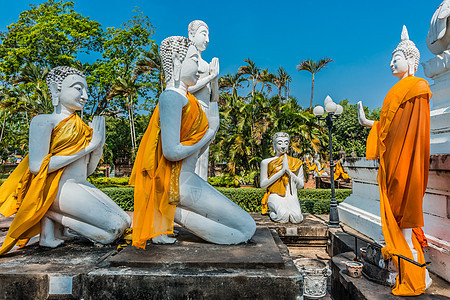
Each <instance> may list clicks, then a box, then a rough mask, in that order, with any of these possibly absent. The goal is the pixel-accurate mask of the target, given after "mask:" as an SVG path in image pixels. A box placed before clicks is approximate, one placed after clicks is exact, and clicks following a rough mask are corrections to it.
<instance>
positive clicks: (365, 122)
mask: <svg viewBox="0 0 450 300" xmlns="http://www.w3.org/2000/svg"><path fill="white" fill-rule="evenodd" d="M356 105H357V110H358V121H359V124H361V125H362V126H365V127H372V126H373V121H372V120H368V119H366V114H365V113H364V108H363V105H362V102H361V101H359V102H358V103H357V104H356Z"/></svg>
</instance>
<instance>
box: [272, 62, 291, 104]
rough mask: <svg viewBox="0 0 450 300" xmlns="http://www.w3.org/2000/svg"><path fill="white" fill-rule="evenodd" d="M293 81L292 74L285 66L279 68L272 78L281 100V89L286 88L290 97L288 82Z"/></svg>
mask: <svg viewBox="0 0 450 300" xmlns="http://www.w3.org/2000/svg"><path fill="white" fill-rule="evenodd" d="M291 81H292V78H291V76H290V75H289V74H288V73H287V72H286V71H285V70H284V68H283V67H279V68H278V72H277V75H275V76H274V77H273V79H272V83H273V84H274V85H275V86H276V88H277V89H278V98H279V101H281V91H282V89H283V88H284V89H285V91H286V94H285V95H286V97H285V99H287V98H288V84H289V82H291Z"/></svg>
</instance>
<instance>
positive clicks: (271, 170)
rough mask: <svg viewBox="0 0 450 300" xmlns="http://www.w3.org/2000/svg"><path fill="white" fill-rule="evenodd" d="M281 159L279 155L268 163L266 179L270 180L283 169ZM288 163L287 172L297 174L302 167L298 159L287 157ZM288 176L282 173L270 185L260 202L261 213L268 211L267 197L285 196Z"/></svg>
mask: <svg viewBox="0 0 450 300" xmlns="http://www.w3.org/2000/svg"><path fill="white" fill-rule="evenodd" d="M283 157H284V155H281V156H280V157H278V158H275V159H273V160H271V161H270V162H269V165H268V166H267V177H268V178H270V177H272V176H273V175H274V174H276V173H277V172H279V171H280V170H281V169H282V168H283ZM287 158H288V163H289V170H291V172H293V173H295V172H297V171H298V170H299V169H300V167H301V166H302V161H301V160H300V159H298V158H294V157H290V156H288V157H287ZM289 179H290V178H289V175H288V174H286V173H284V174H283V176H281V177H280V178H278V180H276V181H275V182H274V183H272V184H271V185H270V186H269V187H268V188H267V189H266V193H265V194H264V197H263V198H262V200H261V204H262V206H261V213H263V214H265V213H267V211H268V207H267V200H268V199H269V195H270V194H271V193H276V194H278V195H281V196H285V195H286V186H287V184H288V182H289Z"/></svg>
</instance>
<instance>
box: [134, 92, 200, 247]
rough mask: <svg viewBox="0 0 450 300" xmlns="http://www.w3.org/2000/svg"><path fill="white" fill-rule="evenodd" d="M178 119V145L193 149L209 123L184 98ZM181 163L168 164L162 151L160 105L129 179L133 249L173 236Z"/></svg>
mask: <svg viewBox="0 0 450 300" xmlns="http://www.w3.org/2000/svg"><path fill="white" fill-rule="evenodd" d="M187 98H188V103H187V104H186V105H185V106H184V107H183V111H182V116H181V129H180V139H181V140H180V141H181V143H182V144H183V145H185V146H188V145H194V144H196V143H197V142H198V141H200V140H201V139H202V137H203V136H204V135H205V133H206V130H207V129H208V120H207V118H206V115H205V113H204V112H203V110H202V109H201V107H200V104H199V103H198V101H197V99H196V98H195V97H194V96H193V95H191V94H190V93H188V94H187ZM180 171H181V161H175V162H174V161H169V160H167V159H166V158H165V157H164V155H163V151H162V143H161V124H160V120H159V104H158V105H157V106H156V108H155V111H154V112H153V115H152V118H151V119H150V123H149V125H148V127H147V130H146V131H145V134H144V137H143V138H142V141H141V143H140V145H139V150H138V153H137V155H136V160H135V162H134V166H133V171H132V173H131V177H130V184H131V185H134V186H135V188H134V216H133V234H132V240H133V246H135V247H137V248H142V249H145V245H146V242H147V240H149V239H152V238H154V237H156V236H158V235H162V234H170V233H173V222H174V218H175V208H176V205H177V204H178V202H179V201H180V194H179V177H180Z"/></svg>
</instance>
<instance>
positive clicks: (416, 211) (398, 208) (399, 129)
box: [366, 76, 431, 296]
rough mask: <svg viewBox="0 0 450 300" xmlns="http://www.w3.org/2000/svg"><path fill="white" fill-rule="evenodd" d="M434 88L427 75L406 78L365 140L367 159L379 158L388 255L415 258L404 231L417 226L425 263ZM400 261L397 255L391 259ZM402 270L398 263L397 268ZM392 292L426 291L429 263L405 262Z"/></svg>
mask: <svg viewBox="0 0 450 300" xmlns="http://www.w3.org/2000/svg"><path fill="white" fill-rule="evenodd" d="M430 98H431V91H430V88H429V85H428V82H427V81H426V80H424V79H421V78H417V77H412V76H408V77H405V78H403V79H401V80H400V81H399V82H398V83H397V84H396V85H394V86H393V87H392V88H391V90H390V91H389V92H388V94H387V95H386V98H385V99H384V102H383V107H382V109H381V114H380V121H377V122H374V124H373V127H372V129H371V131H370V134H369V137H368V139H367V152H366V158H367V159H377V158H379V160H380V161H379V162H380V166H379V170H378V184H379V189H380V209H381V225H382V230H383V236H384V239H385V242H386V247H385V248H383V249H382V252H383V255H384V257H385V259H387V258H389V257H392V255H395V254H397V255H403V256H405V257H408V258H410V259H413V260H414V257H413V254H412V252H411V249H410V248H409V246H408V244H407V242H406V240H405V238H404V236H403V234H402V231H401V229H406V228H412V229H413V237H412V241H413V245H414V249H415V250H416V251H417V261H418V263H420V264H424V263H425V259H424V256H423V247H425V246H426V245H427V240H426V238H425V235H424V233H423V231H422V228H421V227H423V226H424V223H423V208H422V203H423V196H424V194H425V190H426V188H427V183H428V169H429V160H430V107H429V101H430ZM392 258H393V261H394V262H395V264H397V257H396V256H394V257H392ZM397 269H398V266H397ZM401 279H402V281H401V282H399V277H397V281H396V283H395V285H394V287H393V289H392V293H393V294H394V295H402V296H412V295H420V294H422V293H424V292H425V267H419V266H416V265H414V264H412V263H409V262H406V261H405V260H401Z"/></svg>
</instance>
